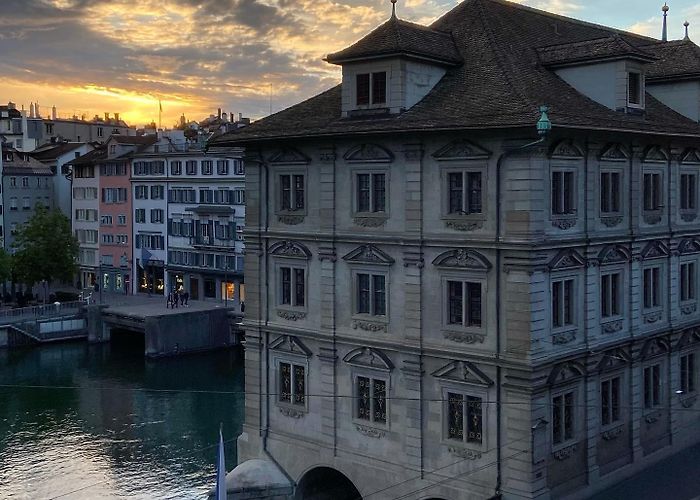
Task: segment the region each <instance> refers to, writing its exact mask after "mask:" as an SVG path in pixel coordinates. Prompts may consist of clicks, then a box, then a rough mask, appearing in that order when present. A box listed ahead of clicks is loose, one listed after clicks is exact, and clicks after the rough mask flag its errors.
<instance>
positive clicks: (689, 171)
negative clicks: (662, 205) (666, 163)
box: [678, 165, 700, 223]
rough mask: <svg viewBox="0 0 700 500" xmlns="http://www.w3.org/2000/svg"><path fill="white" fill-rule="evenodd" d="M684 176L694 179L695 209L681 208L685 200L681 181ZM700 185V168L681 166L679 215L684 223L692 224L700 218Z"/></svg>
mask: <svg viewBox="0 0 700 500" xmlns="http://www.w3.org/2000/svg"><path fill="white" fill-rule="evenodd" d="M683 175H692V176H693V177H694V181H693V184H694V186H693V196H694V199H693V201H694V202H695V207H693V208H683V207H682V206H681V201H682V200H683V189H682V188H683V185H682V182H681V179H682V176H683ZM699 183H700V168H699V167H697V166H694V165H681V168H680V170H679V171H678V215H679V217H680V219H681V221H682V222H686V223H690V222H693V221H695V220H696V219H697V217H698V204H699V203H700V199H699V198H698V195H700V190H699V189H698V185H699Z"/></svg>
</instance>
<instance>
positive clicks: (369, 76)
mask: <svg viewBox="0 0 700 500" xmlns="http://www.w3.org/2000/svg"><path fill="white" fill-rule="evenodd" d="M356 78H357V105H358V106H366V105H369V104H370V103H371V104H373V105H374V104H386V71H380V72H377V73H360V74H358V75H357V77H356Z"/></svg>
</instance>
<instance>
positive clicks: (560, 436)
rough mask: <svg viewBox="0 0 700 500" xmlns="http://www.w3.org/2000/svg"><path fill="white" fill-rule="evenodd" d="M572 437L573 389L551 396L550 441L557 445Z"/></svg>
mask: <svg viewBox="0 0 700 500" xmlns="http://www.w3.org/2000/svg"><path fill="white" fill-rule="evenodd" d="M573 438H574V393H573V391H569V392H566V393H564V394H560V395H558V396H554V397H553V398H552V442H553V443H554V444H555V445H557V444H561V443H564V442H566V441H569V440H571V439H573Z"/></svg>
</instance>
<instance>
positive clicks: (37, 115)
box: [34, 102, 41, 118]
mask: <svg viewBox="0 0 700 500" xmlns="http://www.w3.org/2000/svg"><path fill="white" fill-rule="evenodd" d="M34 116H35V118H41V115H40V114H39V103H38V102H37V103H36V104H35V105H34Z"/></svg>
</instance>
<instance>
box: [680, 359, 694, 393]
mask: <svg viewBox="0 0 700 500" xmlns="http://www.w3.org/2000/svg"><path fill="white" fill-rule="evenodd" d="M696 376H697V375H696V373H695V353H690V354H686V355H685V356H681V391H682V392H683V394H688V393H690V392H695V380H696Z"/></svg>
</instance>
